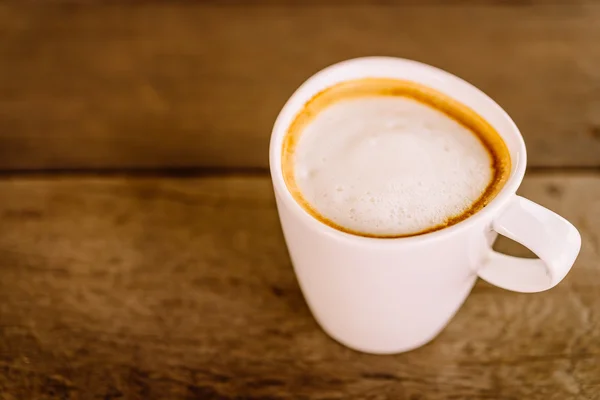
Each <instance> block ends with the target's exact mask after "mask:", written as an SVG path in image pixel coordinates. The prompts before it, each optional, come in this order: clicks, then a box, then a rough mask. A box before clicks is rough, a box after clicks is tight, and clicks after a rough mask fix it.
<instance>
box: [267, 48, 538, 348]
mask: <svg viewBox="0 0 600 400" xmlns="http://www.w3.org/2000/svg"><path fill="white" fill-rule="evenodd" d="M365 77H388V78H398V79H408V80H412V81H415V82H419V83H422V84H424V85H426V86H429V87H431V88H434V89H437V90H438V91H441V92H443V93H445V94H446V95H449V96H450V97H453V98H455V99H456V100H458V101H460V102H462V103H463V104H465V105H467V106H469V107H470V108H472V109H473V110H475V111H476V112H477V113H478V114H479V115H481V116H482V117H483V118H485V119H486V120H487V121H488V122H489V123H490V124H491V125H492V126H494V128H495V129H496V130H497V131H498V132H499V134H500V135H501V136H502V137H503V139H504V141H505V143H506V145H507V147H508V149H509V151H510V155H511V159H512V170H511V175H510V177H509V180H508V181H507V183H506V184H505V186H504V188H503V189H502V190H501V192H500V193H499V194H498V196H496V198H495V199H494V200H493V201H492V202H490V204H489V205H488V206H486V207H485V208H484V209H482V210H481V211H479V212H478V213H477V214H475V215H473V216H471V217H470V218H468V219H466V220H464V221H462V222H460V223H458V224H456V225H453V226H451V227H448V228H445V229H442V230H440V231H436V232H432V233H428V234H424V235H418V236H413V237H408V238H398V239H377V238H366V237H360V236H356V235H351V234H348V233H344V232H341V231H338V230H336V229H334V228H332V227H329V226H327V225H325V224H323V223H321V222H320V221H318V220H316V219H315V218H314V217H312V216H311V215H310V214H308V213H307V212H306V211H305V210H304V209H303V208H302V207H301V206H300V205H299V204H298V203H297V202H296V201H295V200H294V198H293V197H292V195H291V193H290V192H289V191H288V190H287V187H286V185H285V182H284V179H283V174H282V170H281V154H282V142H283V137H284V135H285V133H286V131H287V128H288V127H289V125H290V123H291V122H292V121H293V119H294V117H295V116H296V114H297V113H298V112H299V111H300V109H301V108H302V106H303V105H304V104H305V103H306V102H307V101H308V100H309V99H310V98H312V97H313V96H314V95H315V94H316V93H318V92H320V91H322V90H323V89H325V88H327V87H329V86H332V85H334V84H336V83H339V82H342V81H346V80H351V79H359V78H365ZM525 163H526V153H525V146H524V143H523V138H522V136H521V134H520V132H519V130H518V129H517V127H516V126H515V124H514V123H513V121H512V120H511V119H510V117H509V116H508V115H507V114H506V112H504V111H503V110H502V108H500V106H498V105H497V104H496V103H495V102H494V101H493V100H491V99H490V98H489V97H488V96H487V95H485V94H484V93H483V92H481V91H480V90H478V89H477V88H475V87H474V86H472V85H470V84H469V83H467V82H465V81H463V80H462V79H460V78H458V77H456V76H454V75H451V74H449V73H447V72H444V71H442V70H439V69H437V68H434V67H431V66H428V65H425V64H421V63H418V62H415V61H410V60H404V59H398V58H387V57H369V58H361V59H354V60H349V61H345V62H342V63H339V64H336V65H333V66H331V67H328V68H326V69H324V70H323V71H321V72H319V73H317V74H316V75H314V76H313V77H311V78H310V79H309V80H308V81H306V82H305V83H304V84H303V85H302V86H301V87H300V88H299V89H298V90H297V91H296V92H295V93H294V94H293V95H292V97H291V98H290V99H289V101H288V102H287V103H286V105H285V106H284V108H283V110H282V111H281V113H280V114H279V117H278V118H277V121H276V123H275V126H274V129H273V133H272V137H271V147H270V168H271V176H272V179H273V187H274V191H275V197H276V200H277V208H278V211H279V216H280V219H281V225H282V228H283V232H284V236H285V240H286V243H287V246H288V250H289V253H290V257H291V260H292V264H293V266H294V270H295V272H296V275H297V277H298V282H299V284H300V287H301V289H302V292H303V294H304V296H305V298H306V301H307V303H308V305H309V307H310V309H311V311H312V313H313V315H314V316H315V318H316V320H317V321H318V322H319V324H320V325H321V327H322V328H323V329H324V330H325V331H326V332H327V333H328V334H329V335H330V336H332V337H333V338H334V339H336V340H337V341H339V342H341V343H343V344H345V345H347V346H348V347H351V348H354V349H356V350H360V351H364V352H369V353H397V352H402V351H407V350H410V349H414V348H416V347H419V346H421V345H423V344H425V343H426V342H428V341H430V340H431V339H433V338H434V337H435V336H436V335H437V334H438V333H439V332H440V331H441V330H442V329H443V328H444V326H445V325H446V324H447V323H448V322H449V320H450V319H451V318H452V316H453V315H454V313H455V312H456V311H457V310H458V309H459V307H460V306H461V304H462V303H463V302H464V300H465V298H466V297H467V296H468V294H469V292H470V290H471V288H472V287H473V285H474V283H475V281H476V279H477V271H478V269H479V267H480V266H481V265H482V263H483V261H484V259H485V258H486V257H487V256H488V255H489V254H490V252H491V245H492V243H493V240H494V239H495V237H496V233H495V232H494V231H493V230H492V229H491V226H492V222H493V220H494V218H495V216H496V215H498V214H499V213H500V212H501V211H502V210H503V207H505V206H506V205H507V204H508V202H509V201H510V200H511V199H512V198H514V196H515V193H516V190H517V188H518V186H519V184H520V183H521V181H522V179H523V175H524V172H525Z"/></svg>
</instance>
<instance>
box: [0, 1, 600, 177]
mask: <svg viewBox="0 0 600 400" xmlns="http://www.w3.org/2000/svg"><path fill="white" fill-rule="evenodd" d="M93 3H95V2H93ZM486 4H487V6H485V7H477V6H469V5H464V4H462V5H461V4H453V5H449V6H436V7H431V6H428V7H416V6H413V7H398V6H393V5H385V4H374V5H364V6H361V5H355V6H318V5H314V4H313V5H310V6H299V5H297V4H293V3H286V4H285V5H280V6H276V5H268V4H267V5H260V6H259V5H254V6H244V5H235V6H219V5H203V4H201V3H191V2H174V3H155V2H142V3H140V4H139V5H134V4H132V3H127V4H122V5H118V4H114V3H110V2H98V3H96V4H95V5H94V6H84V5H76V4H75V5H70V6H67V5H64V4H62V5H61V4H57V3H51V4H37V3H36V4H35V5H32V4H31V3H30V4H28V5H21V4H20V3H15V2H6V3H2V4H0V169H47V168H66V169H77V168H94V169H97V168H162V167H206V166H219V167H259V168H262V167H265V166H266V165H267V147H268V138H269V135H270V130H271V126H272V123H273V121H274V119H275V117H276V115H277V113H278V111H279V109H280V108H281V106H282V105H283V103H284V102H285V100H286V99H287V98H288V97H289V96H290V95H291V93H292V92H293V91H294V89H295V88H296V87H297V86H298V85H299V84H300V83H301V82H302V81H303V80H305V79H306V78H307V77H308V76H310V75H311V74H313V73H314V72H316V71H317V70H319V69H321V68H323V67H325V66H327V65H329V64H331V63H334V62H337V61H340V60H343V59H347V58H352V57H358V56H364V55H393V56H403V57H407V58H413V59H417V60H421V61H424V62H426V63H430V64H433V65H436V66H439V67H442V68H444V69H447V70H449V71H451V72H453V73H456V74H457V75H459V76H461V77H464V78H465V79H467V80H469V81H471V82H472V83H474V84H475V85H477V86H479V87H481V88H482V89H484V90H485V91H486V92H487V93H489V94H490V95H491V96H492V97H494V98H495V99H496V100H497V101H498V102H499V103H500V104H501V105H503V106H504V107H505V108H506V109H507V111H508V112H509V113H510V114H511V115H513V117H514V119H515V120H516V122H517V124H518V125H519V126H520V127H521V129H522V131H523V134H524V135H525V137H526V141H527V143H528V145H529V151H530V157H529V158H530V165H534V166H554V167H556V166H593V167H597V166H599V165H600V70H599V69H598V68H597V66H598V65H600V47H599V46H598V45H597V43H598V41H599V40H600V7H599V6H594V5H591V4H585V3H584V2H580V3H573V4H571V5H567V4H563V5H538V6H530V7H522V6H506V5H493V4H492V3H486ZM490 4H492V5H490ZM533 4H541V3H537V2H534V3H533Z"/></svg>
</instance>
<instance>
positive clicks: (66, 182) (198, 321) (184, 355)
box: [0, 175, 600, 400]
mask: <svg viewBox="0 0 600 400" xmlns="http://www.w3.org/2000/svg"><path fill="white" fill-rule="evenodd" d="M0 193H2V196H0V221H1V225H2V229H1V230H0V264H1V265H0V369H1V371H2V373H0V393H2V398H4V399H24V398H40V399H41V398H48V399H50V398H52V399H54V398H61V399H87V398H124V399H149V398H169V399H192V398H194V399H241V398H244V399H298V398H311V399H348V398H365V399H434V400H435V399H450V398H453V399H459V398H460V399H492V398H493V399H532V400H535V399H544V400H554V399H556V400H569V399H584V398H585V399H599V398H600V296H599V293H600V269H599V267H598V258H599V257H600V241H599V240H600V239H599V238H600V228H599V225H598V223H597V222H598V221H600V201H599V200H598V199H599V198H600V196H599V195H600V176H598V175H575V176H569V175H559V176H546V175H534V176H530V177H528V178H527V179H526V181H525V184H524V186H523V190H522V194H523V195H525V196H527V197H529V198H531V199H533V200H535V201H538V202H540V203H541V204H543V205H545V206H548V207H550V208H552V209H554V210H556V211H557V212H559V213H561V214H563V215H564V216H565V217H567V218H569V219H570V220H571V221H573V222H574V223H575V224H577V226H578V227H579V228H580V229H581V232H582V234H583V250H582V253H581V256H580V258H579V259H578V261H577V264H576V266H575V267H574V269H573V271H572V273H571V274H570V275H569V276H568V277H567V278H566V279H565V281H563V282H562V283H561V284H560V285H559V286H557V287H556V288H554V289H553V290H550V291H548V292H545V293H540V294H532V295H526V294H516V293H511V292H508V291H503V290H501V289H498V288H495V287H492V286H490V285H488V284H485V283H483V282H479V283H478V284H477V285H476V287H475V289H474V290H473V293H472V294H471V296H470V297H469V299H468V300H467V302H466V304H465V305H464V307H463V308H462V309H461V310H460V312H459V313H458V315H457V316H456V317H455V319H454V320H453V321H452V322H451V324H450V325H449V326H448V327H447V329H446V330H445V331H444V332H443V333H442V334H441V335H440V336H439V337H438V338H437V339H436V340H435V341H434V342H432V343H431V344H429V345H427V346H425V347H423V348H421V349H418V350H416V351H414V352H410V353H406V354H401V355H395V356H372V355H365V354H361V353H357V352H354V351H351V350H349V349H346V348H344V347H342V346H341V345H339V344H337V343H336V342H334V341H333V340H331V339H329V338H328V337H327V336H326V335H325V334H324V333H323V332H322V331H321V330H320V329H319V328H318V326H317V325H316V323H315V321H314V320H313V318H312V317H311V315H310V312H309V310H308V309H307V307H306V305H305V303H304V300H303V298H302V295H301V293H300V291H299V288H298V286H297V283H296V280H295V278H294V275H293V272H292V269H291V266H290V261H289V259H288V255H287V252H286V249H285V245H284V242H283V239H282V235H281V232H280V227H279V223H278V219H277V214H276V211H275V206H274V199H273V197H272V189H271V185H270V182H269V179H268V178H267V177H264V178H263V177H245V178H239V177H220V178H219V177H205V178H188V179H171V178H160V179H158V178H155V179H151V178H143V179H141V178H135V179H134V178H104V179H101V178H89V179H85V178H60V179H51V178H46V179H44V178H32V179H3V180H1V181H0ZM500 247H501V248H503V249H505V250H508V251H509V252H514V251H518V249H517V250H516V247H515V246H512V245H510V244H507V243H506V242H505V243H503V244H502V245H501V246H500Z"/></svg>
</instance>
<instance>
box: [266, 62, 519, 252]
mask: <svg viewBox="0 0 600 400" xmlns="http://www.w3.org/2000/svg"><path fill="white" fill-rule="evenodd" d="M358 64H364V65H365V66H369V68H374V69H376V68H377V66H381V65H383V64H387V65H390V64H394V66H397V67H398V68H406V67H409V68H413V69H414V68H419V69H422V70H424V71H426V72H427V73H429V74H437V75H438V76H439V77H440V78H443V79H446V80H451V81H453V83H455V84H459V85H460V86H462V87H463V88H465V89H466V90H469V91H471V92H473V93H475V94H476V95H477V96H478V97H480V99H482V100H484V101H485V102H487V105H486V106H488V107H491V108H492V109H493V112H494V113H496V114H497V115H498V116H499V117H500V118H501V119H503V120H504V122H505V123H507V125H508V126H509V129H508V131H510V133H508V134H510V135H512V136H513V138H514V139H516V145H517V150H516V151H511V150H510V149H509V153H510V156H511V161H512V163H513V167H512V170H511V173H510V175H509V177H508V180H507V182H506V183H505V184H504V187H503V188H502V189H501V190H500V192H499V193H498V194H497V195H496V197H494V198H493V199H492V201H490V202H489V203H488V204H487V205H486V206H485V207H484V208H482V209H481V210H479V211H478V212H476V213H475V214H473V215H471V216H470V217H468V218H466V219H464V220H462V221H460V222H458V223H456V224H454V225H451V226H449V227H446V228H443V229H440V230H436V231H433V232H428V233H422V234H417V235H414V236H407V237H397V238H377V237H368V236H360V235H356V234H352V233H347V232H343V231H340V230H338V229H335V228H333V227H331V226H329V225H327V224H325V223H324V222H321V221H319V220H318V219H317V218H315V217H313V216H312V215H310V214H309V213H308V212H307V211H306V210H305V209H304V208H303V207H302V206H301V205H300V204H299V203H298V202H297V201H296V200H295V199H294V197H293V196H292V194H291V193H290V191H289V190H288V188H287V186H286V184H285V181H284V178H283V171H282V167H281V154H282V153H281V147H282V145H283V137H284V136H285V133H286V131H287V128H288V126H289V124H287V125H285V126H284V122H283V121H282V119H283V118H284V116H287V115H289V114H290V113H293V114H294V115H295V113H296V112H297V111H298V109H299V107H297V106H295V105H294V104H292V103H293V102H294V100H295V99H296V98H297V97H302V96H306V95H307V94H309V96H308V97H309V98H310V97H312V96H314V95H315V94H316V93H317V92H318V91H320V90H323V89H325V88H327V87H329V86H331V85H334V84H337V83H340V82H343V81H345V80H344V79H342V80H335V79H331V76H332V75H333V74H335V72H336V71H337V70H340V69H343V68H348V67H351V66H356V65H358ZM370 76H371V75H365V76H364V77H365V78H366V77H370ZM377 77H385V75H379V74H378V75H377ZM352 79H356V78H352ZM322 80H326V81H330V83H329V84H326V85H322V84H321V82H320V81H322ZM315 85H316V86H318V87H317V89H316V90H315V89H314V88H313V86H315ZM448 95H449V96H452V94H451V93H448ZM302 104H305V103H302ZM475 111H477V110H475ZM506 135H507V133H503V136H506ZM526 164H527V152H526V148H525V142H524V140H523V136H522V134H521V132H520V131H519V128H518V127H517V126H516V124H515V123H514V121H513V120H512V118H511V117H510V116H509V115H508V113H507V112H506V111H505V110H504V109H503V108H502V107H500V105H498V103H496V102H495V101H494V100H493V99H492V98H491V97H489V96H488V95H487V94H486V93H484V92H483V91H482V90H480V89H478V88H477V87H475V86H474V85H472V84H471V83H469V82H467V81H465V80H463V79H462V78H459V77H458V76H456V75H454V74H451V73H449V72H447V71H444V70H442V69H440V68H437V67H434V66H431V65H428V64H424V63H421V62H419V61H414V60H409V59H405V58H398V57H378V56H373V57H360V58H353V59H349V60H346V61H342V62H338V63H335V64H332V65H330V66H328V67H325V68H324V69H322V70H320V71H318V72H317V73H315V74H314V75H312V76H311V77H309V78H308V79H307V80H306V81H304V83H302V84H301V85H300V86H299V87H298V88H297V89H296V90H295V91H294V93H293V94H292V95H291V96H290V98H289V99H288V100H287V101H286V103H285V105H284V106H283V108H282V109H281V111H280V112H279V114H278V116H277V118H276V120H275V123H274V125H273V130H272V133H271V140H270V146H269V168H270V172H271V179H272V182H273V188H274V190H275V194H276V195H277V196H278V197H279V201H283V202H284V203H285V204H286V205H288V206H289V209H290V211H291V212H293V213H294V214H296V215H297V216H298V217H299V218H301V219H303V220H304V221H305V222H306V223H307V224H309V225H310V226H311V227H312V228H313V229H316V230H318V231H320V232H321V233H323V234H325V235H327V236H329V237H333V238H335V239H337V240H342V241H350V242H353V243H354V244H358V243H362V244H367V245H375V246H383V247H387V246H401V245H414V244H419V243H430V242H433V241H438V240H441V239H444V238H447V237H448V236H451V235H455V234H457V233H459V232H462V231H464V230H467V229H469V228H470V227H472V226H473V225H475V224H477V223H478V221H481V220H482V219H484V218H487V219H488V220H490V221H491V220H493V215H494V214H497V213H498V211H499V210H501V209H502V208H503V207H504V206H505V205H506V204H507V203H508V202H509V201H510V199H511V198H512V196H514V195H515V194H516V191H517V189H518V187H519V185H520V184H521V182H522V180H523V177H524V175H525V169H526ZM490 229H491V226H490Z"/></svg>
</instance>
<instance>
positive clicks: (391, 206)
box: [294, 96, 494, 236]
mask: <svg viewBox="0 0 600 400" xmlns="http://www.w3.org/2000/svg"><path fill="white" fill-rule="evenodd" d="M294 153H295V162H294V174H295V180H296V184H297V186H298V188H299V190H300V192H301V193H302V196H303V197H304V199H305V200H306V201H307V202H308V203H309V204H310V206H311V207H312V208H314V209H315V210H316V211H317V212H318V213H319V214H321V215H322V216H323V217H324V218H326V219H328V220H330V221H332V222H334V223H335V224H337V225H340V226H342V227H344V228H346V229H347V230H350V231H353V232H359V233H363V234H369V235H382V236H393V235H398V236H400V235H410V234H415V233H419V232H422V231H425V230H428V229H432V228H434V227H436V226H439V225H442V224H444V223H445V222H446V221H447V220H448V219H449V218H452V217H455V216H458V215H460V214H462V213H464V212H465V211H467V210H469V209H470V208H471V206H472V205H473V204H474V203H475V202H476V201H477V200H478V199H479V198H480V196H481V195H482V194H483V193H484V192H485V190H486V188H487V186H488V185H489V184H490V182H491V180H492V179H493V175H494V172H493V168H492V157H491V155H490V154H489V152H488V150H487V149H486V147H485V146H484V145H483V143H482V142H481V141H480V140H479V138H478V137H477V136H476V134H474V133H473V132H472V131H470V130H469V129H467V128H466V127H464V126H463V125H461V124H460V123H458V122H456V121H455V120H453V119H452V118H450V117H448V116H447V115H445V114H444V113H442V112H441V111H439V110H436V109H434V108H432V107H430V106H428V105H425V104H423V103H420V102H417V101H416V100H413V99H410V98H408V97H398V96H396V97H393V96H372V97H360V98H354V99H345V100H341V101H339V102H336V103H334V104H332V105H330V106H329V107H327V108H325V109H324V110H322V111H321V112H320V113H318V114H317V115H316V116H315V118H314V119H313V120H312V121H311V122H310V123H309V124H308V125H306V126H305V128H304V130H303V132H302V134H301V135H300V137H299V139H298V142H297V146H296V148H295V151H294Z"/></svg>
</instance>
